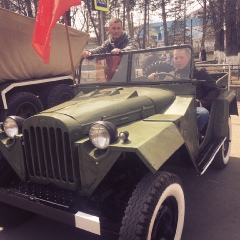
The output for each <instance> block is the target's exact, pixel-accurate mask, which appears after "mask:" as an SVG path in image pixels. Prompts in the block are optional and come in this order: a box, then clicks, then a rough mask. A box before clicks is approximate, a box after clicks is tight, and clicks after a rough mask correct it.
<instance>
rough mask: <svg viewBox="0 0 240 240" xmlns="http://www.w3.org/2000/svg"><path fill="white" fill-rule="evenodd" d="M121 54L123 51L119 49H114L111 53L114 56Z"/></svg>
mask: <svg viewBox="0 0 240 240" xmlns="http://www.w3.org/2000/svg"><path fill="white" fill-rule="evenodd" d="M120 52H121V49H119V48H114V49H113V50H112V51H111V53H112V54H119V53H120Z"/></svg>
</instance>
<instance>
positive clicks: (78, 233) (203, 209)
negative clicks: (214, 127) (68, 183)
mask: <svg viewBox="0 0 240 240" xmlns="http://www.w3.org/2000/svg"><path fill="white" fill-rule="evenodd" d="M238 106H239V112H240V103H239V105H238ZM232 127H233V141H232V150H231V157H230V161H229V163H228V165H227V167H226V168H225V169H224V170H216V169H214V168H212V167H210V168H209V169H208V170H207V171H206V173H205V174H204V175H203V176H200V177H199V176H197V175H196V173H195V171H194V170H193V169H190V170H183V169H181V170H180V169H175V170H174V171H175V173H176V174H177V175H179V177H180V178H181V179H182V182H183V186H184V192H185V200H186V216H185V225H184V230H183V235H182V240H239V239H240V227H239V226H240V149H239V140H240V117H238V116H232ZM16 211H19V210H17V209H16ZM21 214H22V213H21V211H20V212H19V213H18V214H17V215H18V216H21ZM6 223H8V224H6ZM33 239H34V240H69V239H71V240H112V239H111V237H109V236H107V235H106V236H105V235H104V236H102V237H97V236H93V235H92V234H89V233H87V232H85V231H82V230H79V229H76V228H74V227H70V226H68V225H65V224H62V223H60V222H57V221H54V220H51V219H48V218H45V217H42V216H38V215H33V216H31V217H29V216H26V218H25V219H24V221H23V220H22V219H21V218H20V217H19V218H15V219H13V218H11V216H8V213H7V208H6V207H5V205H1V206H0V240H33Z"/></svg>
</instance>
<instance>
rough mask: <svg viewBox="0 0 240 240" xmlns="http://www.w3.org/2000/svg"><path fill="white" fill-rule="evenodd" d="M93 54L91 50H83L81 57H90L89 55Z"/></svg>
mask: <svg viewBox="0 0 240 240" xmlns="http://www.w3.org/2000/svg"><path fill="white" fill-rule="evenodd" d="M91 55H92V54H91V52H89V51H83V53H82V55H81V57H82V58H88V57H90V56H91Z"/></svg>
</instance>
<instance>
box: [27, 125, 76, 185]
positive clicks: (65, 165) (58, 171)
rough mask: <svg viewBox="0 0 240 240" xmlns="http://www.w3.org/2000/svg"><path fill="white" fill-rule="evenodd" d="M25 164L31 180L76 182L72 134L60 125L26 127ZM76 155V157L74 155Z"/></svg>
mask: <svg viewBox="0 0 240 240" xmlns="http://www.w3.org/2000/svg"><path fill="white" fill-rule="evenodd" d="M23 138H24V143H25V146H27V147H25V156H26V164H27V168H28V172H29V176H30V177H31V179H36V181H39V178H40V179H41V180H42V181H43V180H46V181H47V182H49V181H50V182H53V183H56V184H58V183H60V182H62V183H70V184H73V183H76V182H77V181H76V176H75V171H74V154H73V153H72V144H71V142H70V137H69V133H68V132H67V131H63V130H62V129H60V128H54V127H53V126H51V127H48V128H47V127H40V126H35V124H34V127H33V126H31V127H29V128H28V129H25V130H24V134H23ZM75 157H76V156H75Z"/></svg>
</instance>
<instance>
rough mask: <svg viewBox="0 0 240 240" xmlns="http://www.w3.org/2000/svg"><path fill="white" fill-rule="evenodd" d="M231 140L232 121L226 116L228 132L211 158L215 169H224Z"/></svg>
mask: <svg viewBox="0 0 240 240" xmlns="http://www.w3.org/2000/svg"><path fill="white" fill-rule="evenodd" d="M231 141H232V123H231V117H229V118H228V134H227V138H226V139H225V141H224V143H223V145H222V146H221V148H220V149H219V151H218V153H217V154H216V156H215V158H214V160H213V166H214V167H215V168H217V169H224V168H225V167H226V166H227V164H228V162H229V159H230V151H231Z"/></svg>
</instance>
